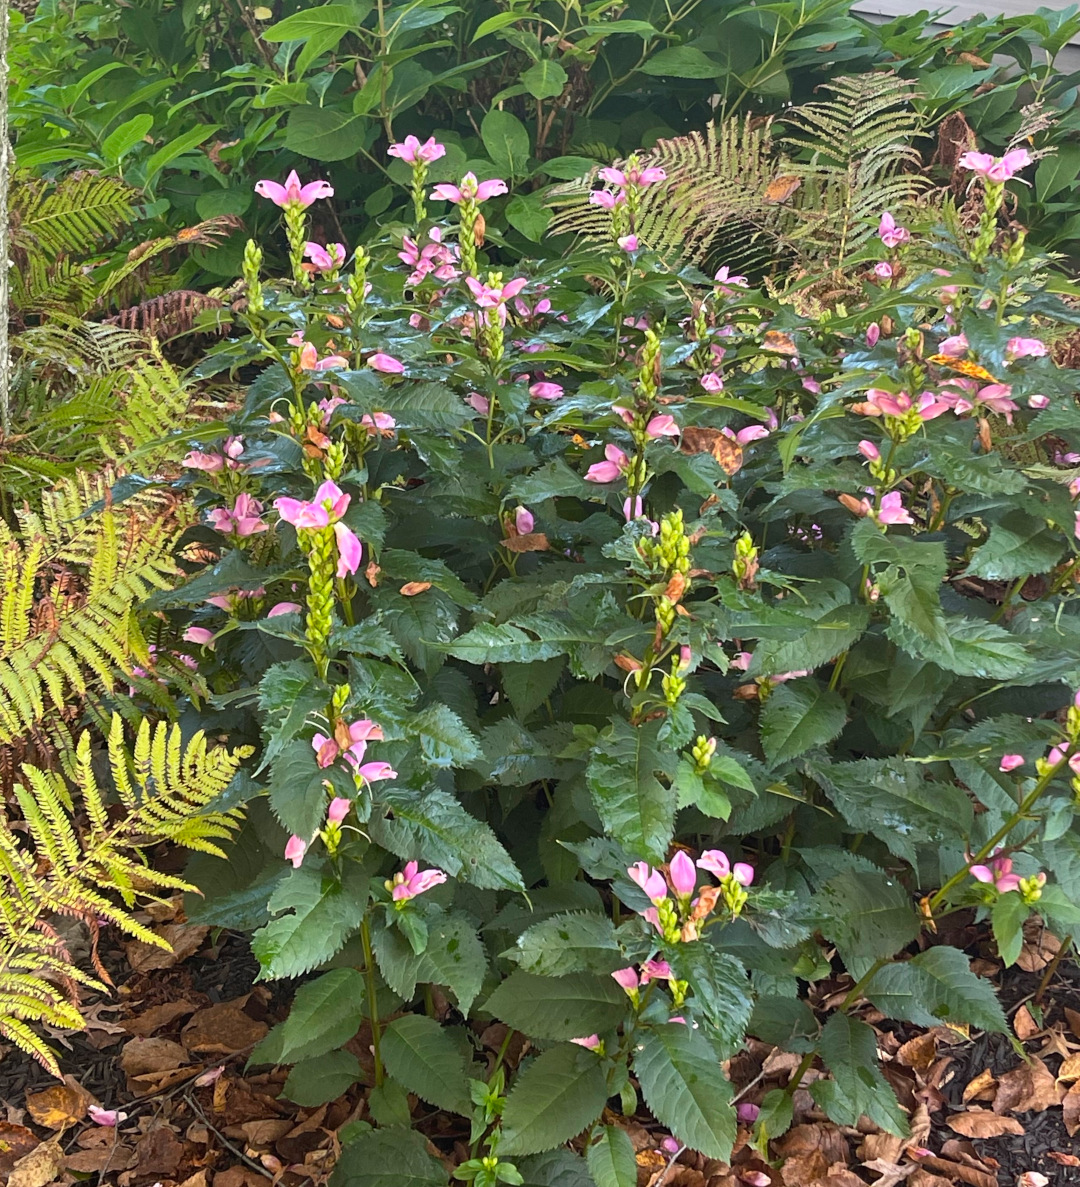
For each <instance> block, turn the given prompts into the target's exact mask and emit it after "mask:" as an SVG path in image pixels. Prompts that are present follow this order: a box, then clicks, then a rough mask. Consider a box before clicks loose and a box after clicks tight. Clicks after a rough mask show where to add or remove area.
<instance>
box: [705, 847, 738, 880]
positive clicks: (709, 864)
mask: <svg viewBox="0 0 1080 1187" xmlns="http://www.w3.org/2000/svg"><path fill="white" fill-rule="evenodd" d="M697 863H698V869H701V870H707V871H708V872H709V873H710V874H714V875H715V876H716V877H717V878H726V877H727V876H728V874H730V873H731V863H730V862H729V861H728V857H727V854H726V853H724V851H723V850H722V849H706V850H705V852H704V853H703V854H702V855H701V856H700V857H699V858H698V861H697Z"/></svg>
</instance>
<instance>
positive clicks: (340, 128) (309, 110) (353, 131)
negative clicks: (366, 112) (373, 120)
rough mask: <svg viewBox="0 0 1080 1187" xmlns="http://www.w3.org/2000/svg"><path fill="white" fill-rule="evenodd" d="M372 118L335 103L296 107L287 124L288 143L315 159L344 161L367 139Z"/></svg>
mask: <svg viewBox="0 0 1080 1187" xmlns="http://www.w3.org/2000/svg"><path fill="white" fill-rule="evenodd" d="M367 131H368V121H367V120H366V119H365V117H364V116H362V115H352V114H351V113H350V112H346V111H339V110H338V109H337V108H334V107H314V106H309V107H294V108H293V109H292V110H291V111H290V112H289V122H288V123H287V124H286V126H285V147H286V148H288V149H291V150H292V151H293V152H297V153H301V154H302V155H304V156H306V157H309V158H310V159H311V160H313V161H343V160H345V158H346V157H351V156H354V155H355V154H356V153H357V152H358V151H359V149H360V146H361V145H362V144H365V142H366V139H367V137H366V135H365V134H366V133H367Z"/></svg>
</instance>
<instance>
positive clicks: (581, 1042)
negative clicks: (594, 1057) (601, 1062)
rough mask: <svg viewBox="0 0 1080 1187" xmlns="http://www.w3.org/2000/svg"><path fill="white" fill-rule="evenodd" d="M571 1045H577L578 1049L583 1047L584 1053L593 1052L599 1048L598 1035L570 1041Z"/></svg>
mask: <svg viewBox="0 0 1080 1187" xmlns="http://www.w3.org/2000/svg"><path fill="white" fill-rule="evenodd" d="M570 1042H571V1043H577V1045H578V1046H579V1047H584V1048H585V1049H586V1051H595V1050H596V1049H597V1047H599V1046H600V1036H599V1035H588V1036H587V1037H585V1038H583V1039H571V1040H570Z"/></svg>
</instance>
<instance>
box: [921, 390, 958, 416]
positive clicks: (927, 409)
mask: <svg viewBox="0 0 1080 1187" xmlns="http://www.w3.org/2000/svg"><path fill="white" fill-rule="evenodd" d="M951 407H952V404H951V403H950V402H949V401H948V400H947V399H944V398H938V397H936V396H935V395H934V393H933V392H922V393H920V395H919V398H918V400H916V401H915V409H916V411H917V412H918V414H919V417H920V419H922V420H924V421H927V420H934V419H936V418H937V417H939V416H942V415H944V413H946V412H948V411H949V409H950V408H951Z"/></svg>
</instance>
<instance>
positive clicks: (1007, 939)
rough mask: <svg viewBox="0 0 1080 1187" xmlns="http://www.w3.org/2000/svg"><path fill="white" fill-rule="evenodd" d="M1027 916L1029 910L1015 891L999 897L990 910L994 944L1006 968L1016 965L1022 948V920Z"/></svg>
mask: <svg viewBox="0 0 1080 1187" xmlns="http://www.w3.org/2000/svg"><path fill="white" fill-rule="evenodd" d="M1029 914H1030V908H1029V907H1028V905H1027V904H1026V903H1025V902H1024V900H1023V898H1022V897H1021V896H1020V895H1019V894H1017V893H1016V892H1015V891H1010V892H1009V893H1008V894H1002V895H999V896H998V899H997V902H995V903H994V905H993V907H992V908H991V909H990V923H991V925H992V927H993V930H994V942H995V943H996V944H997V949H998V955H999V956H1000V957H1001V959H1002V960H1003V961H1004V962H1005V967H1006V968H1010V967H1011V966H1012V965H1014V964H1016V961H1017V959H1018V958H1019V956H1020V951H1021V949H1022V948H1023V946H1024V920H1026V919H1027V917H1028V915H1029Z"/></svg>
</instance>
